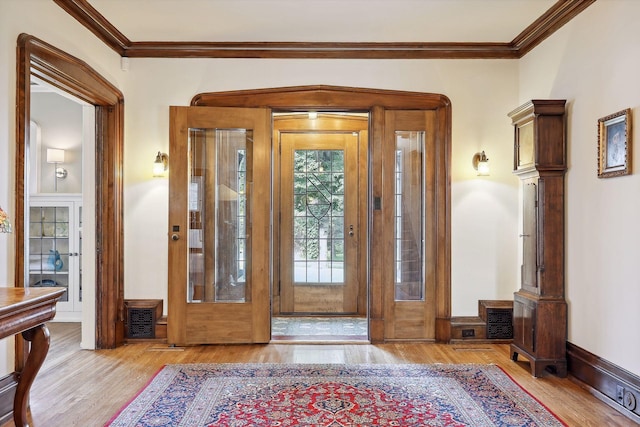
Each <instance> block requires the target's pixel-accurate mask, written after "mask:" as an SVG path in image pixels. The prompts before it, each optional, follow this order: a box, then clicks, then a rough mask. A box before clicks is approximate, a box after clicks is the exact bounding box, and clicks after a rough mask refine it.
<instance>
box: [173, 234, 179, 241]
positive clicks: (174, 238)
mask: <svg viewBox="0 0 640 427" xmlns="http://www.w3.org/2000/svg"><path fill="white" fill-rule="evenodd" d="M171 240H173V241H176V240H180V235H178V234H176V233H173V234H172V235H171Z"/></svg>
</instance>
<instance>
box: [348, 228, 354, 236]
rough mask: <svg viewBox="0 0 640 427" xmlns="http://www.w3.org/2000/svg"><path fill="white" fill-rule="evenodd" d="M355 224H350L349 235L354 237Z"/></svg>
mask: <svg viewBox="0 0 640 427" xmlns="http://www.w3.org/2000/svg"><path fill="white" fill-rule="evenodd" d="M353 234H354V233H353V225H350V226H349V236H351V237H353Z"/></svg>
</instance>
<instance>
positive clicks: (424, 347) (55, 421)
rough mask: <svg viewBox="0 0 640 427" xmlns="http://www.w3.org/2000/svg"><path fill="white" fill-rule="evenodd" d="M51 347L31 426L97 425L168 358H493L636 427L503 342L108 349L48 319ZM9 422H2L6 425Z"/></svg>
mask: <svg viewBox="0 0 640 427" xmlns="http://www.w3.org/2000/svg"><path fill="white" fill-rule="evenodd" d="M49 329H50V331H51V343H52V344H51V349H50V351H49V355H48V356H47V359H46V361H45V363H44V365H43V367H42V370H41V371H40V373H39V374H38V376H37V377H36V380H35V382H34V384H33V387H32V389H31V412H32V418H33V425H34V426H35V427H63V426H64V427H70V426H79V427H80V426H81V427H93V426H103V425H104V424H105V423H106V422H107V421H109V419H110V418H111V417H112V416H113V415H114V414H116V413H117V412H118V410H119V409H120V408H122V406H123V405H125V404H127V403H128V402H129V401H130V400H131V399H132V398H133V397H134V396H135V395H136V393H137V392H138V391H139V390H140V389H141V388H143V387H144V386H145V385H146V384H147V382H148V381H149V380H150V379H151V378H152V376H153V375H154V374H155V373H156V372H157V371H158V370H159V369H160V368H161V367H162V366H163V365H165V364H168V363H231V362H240V363H495V364H497V365H499V366H500V367H502V368H503V369H504V370H505V371H506V372H507V373H508V374H509V375H510V376H511V377H512V378H513V379H514V380H516V381H517V382H518V383H519V384H520V385H521V386H522V387H524V388H525V389H526V390H527V391H529V393H531V394H533V395H534V396H535V397H536V398H537V399H538V400H539V401H541V402H542V403H543V404H544V405H546V406H547V407H548V408H549V409H550V410H551V411H553V412H554V413H555V414H556V415H558V416H559V417H560V418H562V419H563V420H564V421H565V422H566V423H567V424H568V425H569V426H572V427H573V426H575V427H578V426H579V427H590V426H593V427H603V426H608V427H617V426H625V427H627V426H635V425H637V424H636V423H634V422H633V421H631V420H630V419H628V418H626V417H624V416H623V415H621V414H620V413H618V412H617V411H615V410H614V409H612V408H611V407H609V406H608V405H606V404H605V403H603V402H601V401H600V400H598V399H596V398H595V397H593V396H592V395H591V394H590V393H589V392H588V391H587V390H585V389H583V388H582V387H581V386H580V384H578V383H576V382H575V381H573V380H571V379H570V378H565V379H560V378H556V377H555V376H553V375H551V374H545V375H544V376H543V377H540V378H533V377H532V376H531V375H530V373H529V371H528V369H527V366H528V365H526V363H525V362H518V363H515V362H512V361H511V360H510V358H509V347H508V346H507V345H489V344H487V345H480V344H475V345H468V344H465V345H443V344H424V343H392V344H382V345H370V344H345V345H339V344H329V345H310V344H269V345H208V346H195V347H189V348H173V349H172V348H169V347H167V346H166V345H159V344H154V343H140V344H138V343H136V344H129V345H125V346H123V347H120V348H117V349H114V350H99V351H89V350H81V349H80V344H79V343H80V328H79V325H78V324H69V323H51V324H49ZM12 425H13V423H11V422H10V423H7V424H5V425H4V426H3V427H9V426H12Z"/></svg>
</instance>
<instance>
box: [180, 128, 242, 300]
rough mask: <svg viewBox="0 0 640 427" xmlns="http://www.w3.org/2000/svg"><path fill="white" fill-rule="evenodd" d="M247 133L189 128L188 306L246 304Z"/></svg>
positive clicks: (234, 130) (233, 130)
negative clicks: (206, 303)
mask: <svg viewBox="0 0 640 427" xmlns="http://www.w3.org/2000/svg"><path fill="white" fill-rule="evenodd" d="M252 141H253V131H252V130H247V129H190V130H189V152H190V153H191V167H190V169H189V170H190V177H189V179H190V181H189V217H190V221H189V235H188V238H189V282H188V288H189V289H188V294H187V295H188V302H190V303H198V302H247V301H250V300H251V292H250V288H249V282H248V281H247V276H248V275H250V271H248V268H249V267H250V266H251V264H250V263H249V262H247V255H248V253H249V251H250V244H251V240H250V238H249V234H248V232H247V231H248V230H247V218H248V216H249V205H248V204H247V195H248V193H247V182H249V183H250V182H252V181H253V174H252V167H251V166H252V165H251V153H252V149H253V147H252Z"/></svg>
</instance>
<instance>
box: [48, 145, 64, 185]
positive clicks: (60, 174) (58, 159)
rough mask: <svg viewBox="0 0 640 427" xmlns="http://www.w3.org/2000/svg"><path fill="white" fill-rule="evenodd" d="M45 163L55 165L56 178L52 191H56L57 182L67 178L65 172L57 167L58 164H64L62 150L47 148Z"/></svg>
mask: <svg viewBox="0 0 640 427" xmlns="http://www.w3.org/2000/svg"><path fill="white" fill-rule="evenodd" d="M47 163H53V164H54V165H55V170H56V176H55V181H54V184H53V189H54V191H58V180H59V179H65V178H66V177H67V170H66V169H65V168H61V167H59V166H58V165H59V164H60V163H64V150H60V149H58V148H47Z"/></svg>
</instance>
